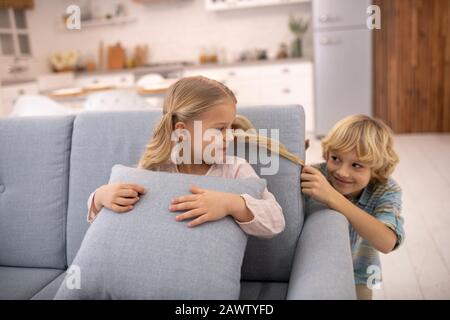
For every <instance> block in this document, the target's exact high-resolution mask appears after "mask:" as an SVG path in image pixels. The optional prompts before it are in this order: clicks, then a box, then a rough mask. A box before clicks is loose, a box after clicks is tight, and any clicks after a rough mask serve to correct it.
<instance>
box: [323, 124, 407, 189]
mask: <svg viewBox="0 0 450 320" xmlns="http://www.w3.org/2000/svg"><path fill="white" fill-rule="evenodd" d="M392 134H393V133H392V130H391V128H389V127H388V126H387V125H386V124H385V123H384V122H383V121H382V120H380V119H374V118H371V117H369V116H366V115H352V116H348V117H346V118H344V119H342V120H341V121H339V122H338V123H336V125H335V126H334V127H333V128H332V129H331V131H330V132H329V133H328V134H327V136H326V137H325V138H324V139H322V150H323V158H324V159H325V160H328V156H329V153H330V152H331V151H335V152H351V151H353V150H355V151H356V155H357V157H358V159H359V161H361V162H363V163H365V164H367V165H368V166H369V167H370V169H371V175H372V180H373V181H375V182H386V181H387V179H388V178H389V177H390V175H391V174H392V172H393V171H394V169H395V166H396V165H397V164H398V162H399V158H398V155H397V153H396V152H395V150H394V139H393V135H392Z"/></svg>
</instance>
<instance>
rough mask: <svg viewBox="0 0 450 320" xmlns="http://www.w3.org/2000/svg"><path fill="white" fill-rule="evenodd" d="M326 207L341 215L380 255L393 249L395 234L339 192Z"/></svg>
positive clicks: (395, 240)
mask: <svg viewBox="0 0 450 320" xmlns="http://www.w3.org/2000/svg"><path fill="white" fill-rule="evenodd" d="M328 205H329V207H330V208H331V209H333V210H336V211H338V212H340V213H341V214H343V215H344V216H345V217H346V218H347V220H348V221H349V222H350V224H351V225H352V226H353V228H354V229H355V230H356V232H357V233H358V234H359V235H360V236H361V237H362V238H364V239H366V240H367V241H369V243H370V244H371V245H373V246H374V248H375V249H377V250H378V251H380V252H382V253H389V252H391V251H392V250H393V249H394V247H395V245H396V243H397V235H396V234H395V232H394V231H392V229H390V228H389V227H387V226H386V225H385V224H384V223H383V222H381V221H379V220H377V219H376V218H375V217H373V216H371V215H370V214H368V213H367V212H365V211H364V210H362V209H360V208H359V207H357V206H356V205H354V204H353V203H352V202H351V201H349V200H348V199H347V198H345V197H344V196H343V195H342V194H340V193H339V192H336V194H335V195H334V196H333V197H332V198H331V199H330V200H329V202H328Z"/></svg>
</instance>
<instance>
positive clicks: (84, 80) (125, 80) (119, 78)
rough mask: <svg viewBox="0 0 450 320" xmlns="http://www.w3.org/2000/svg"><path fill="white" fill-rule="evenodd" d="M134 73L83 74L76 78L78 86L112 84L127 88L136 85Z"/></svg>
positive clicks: (112, 85)
mask: <svg viewBox="0 0 450 320" xmlns="http://www.w3.org/2000/svg"><path fill="white" fill-rule="evenodd" d="M134 81H135V80H134V74H133V73H131V72H127V73H117V74H108V75H104V74H99V75H82V76H77V77H76V78H75V85H76V86H77V87H82V88H86V87H91V86H111V87H116V88H126V87H132V86H134Z"/></svg>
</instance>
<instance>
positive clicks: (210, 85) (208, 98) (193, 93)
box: [137, 76, 304, 170]
mask: <svg viewBox="0 0 450 320" xmlns="http://www.w3.org/2000/svg"><path fill="white" fill-rule="evenodd" d="M222 103H232V104H236V103H237V100H236V97H235V95H234V94H233V92H232V91H231V90H230V89H229V88H228V87H227V86H225V85H224V84H222V83H220V82H218V81H215V80H211V79H208V78H205V77H202V76H194V77H185V78H182V79H180V80H178V81H177V82H175V83H174V84H173V85H172V86H170V88H169V89H168V92H167V94H166V97H165V99H164V107H163V117H162V118H161V119H160V121H159V122H158V123H157V125H156V126H155V128H154V130H153V135H152V138H151V140H150V142H149V143H148V144H147V145H146V148H145V151H144V153H143V155H142V156H141V158H140V160H139V162H138V166H137V167H138V168H141V169H148V170H155V169H157V168H158V167H159V166H160V165H162V164H165V163H167V162H168V161H169V159H170V154H171V151H172V146H173V144H172V141H171V136H172V132H173V130H174V126H175V124H176V123H177V122H178V121H183V122H187V121H189V120H195V119H198V118H199V116H200V115H201V114H202V113H203V112H205V111H207V110H209V109H210V108H212V107H214V106H217V105H219V104H222ZM232 129H241V130H242V131H241V130H237V132H235V134H234V135H235V138H236V137H244V138H248V141H249V142H250V143H257V144H258V145H260V144H261V145H263V146H265V147H267V149H268V150H270V151H276V149H274V147H275V146H278V153H279V154H280V155H281V156H283V157H285V158H287V159H289V160H291V161H293V162H295V163H297V164H299V165H303V164H304V163H303V160H301V159H300V158H298V157H297V156H296V155H295V154H293V153H291V152H289V151H288V150H287V149H286V147H285V146H284V145H282V144H281V143H280V142H278V141H276V140H274V139H270V138H268V137H265V136H261V135H258V134H256V133H248V132H247V130H249V129H254V126H253V124H252V123H251V122H250V120H248V119H247V118H246V117H244V116H242V115H236V118H235V120H234V122H233V124H232Z"/></svg>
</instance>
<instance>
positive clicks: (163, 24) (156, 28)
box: [0, 0, 312, 73]
mask: <svg viewBox="0 0 450 320" xmlns="http://www.w3.org/2000/svg"><path fill="white" fill-rule="evenodd" d="M84 1H85V0H84ZM117 2H121V3H123V4H125V6H126V7H127V10H128V13H129V14H130V15H134V16H136V17H137V19H138V20H137V21H136V22H133V23H131V24H126V25H123V26H102V27H93V28H85V29H83V27H82V29H81V30H79V31H78V30H70V31H69V30H65V29H64V28H61V26H60V21H61V20H62V18H61V17H62V14H63V13H64V12H65V9H66V7H67V6H68V5H70V4H82V3H83V0H64V1H59V0H35V8H34V9H33V10H29V11H27V18H28V23H29V27H30V33H31V49H32V52H33V56H34V59H33V65H32V71H33V73H42V72H48V71H49V68H48V56H49V55H50V53H52V52H58V51H64V50H68V49H76V50H79V51H80V53H81V54H91V55H94V57H95V58H97V52H98V45H99V42H100V41H101V40H103V41H104V43H105V44H113V43H115V42H117V41H121V43H122V45H124V46H126V47H129V48H130V49H131V48H132V47H133V46H134V45H136V44H141V43H147V44H148V45H149V47H150V61H153V62H155V61H173V60H190V61H197V60H198V55H199V53H200V51H201V48H202V47H210V46H217V47H224V48H225V50H226V52H227V56H233V55H236V54H237V53H238V52H240V51H243V50H247V49H253V48H264V49H268V53H269V55H270V56H273V55H275V53H276V51H277V49H278V46H279V44H280V43H281V42H287V43H290V42H291V40H292V39H293V35H292V34H291V32H290V30H289V28H288V19H289V14H291V13H294V14H296V15H305V16H310V12H311V4H310V3H300V4H291V5H283V6H272V7H260V8H248V9H241V10H232V11H222V12H213V11H206V9H205V6H204V1H203V0H184V1H180V0H167V1H163V0H161V1H159V2H156V3H152V4H147V5H142V4H137V3H135V2H133V1H131V0H123V1H117V0H115V1H111V0H91V3H92V6H96V7H98V8H100V9H102V10H103V9H105V8H106V7H110V6H111V4H112V3H117ZM311 38H312V36H311V28H310V30H309V31H308V34H307V36H306V39H305V44H304V53H305V55H307V56H311V55H312V53H311V51H312V40H311ZM0 72H1V70H0Z"/></svg>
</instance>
